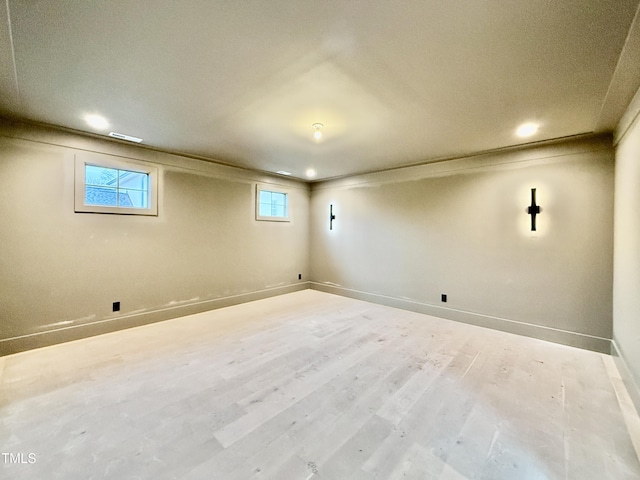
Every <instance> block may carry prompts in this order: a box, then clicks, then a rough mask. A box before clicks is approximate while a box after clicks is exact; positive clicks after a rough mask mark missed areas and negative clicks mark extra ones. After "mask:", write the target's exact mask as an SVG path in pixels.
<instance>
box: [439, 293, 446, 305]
mask: <svg viewBox="0 0 640 480" xmlns="http://www.w3.org/2000/svg"><path fill="white" fill-rule="evenodd" d="M440 300H442V301H443V302H444V303H447V294H446V293H443V294H442V295H440Z"/></svg>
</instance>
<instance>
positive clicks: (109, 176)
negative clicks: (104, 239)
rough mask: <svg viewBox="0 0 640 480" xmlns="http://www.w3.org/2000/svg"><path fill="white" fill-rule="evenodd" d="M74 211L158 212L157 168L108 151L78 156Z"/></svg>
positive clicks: (133, 213)
mask: <svg viewBox="0 0 640 480" xmlns="http://www.w3.org/2000/svg"><path fill="white" fill-rule="evenodd" d="M75 167H76V171H75V211H76V212H89V213H117V214H125V215H157V214H158V202H157V192H158V169H157V168H155V167H152V166H149V165H146V164H143V163H138V162H132V161H125V160H120V159H116V158H115V157H109V156H105V155H99V156H98V155H96V156H88V155H87V156H84V155H78V156H76V166H75Z"/></svg>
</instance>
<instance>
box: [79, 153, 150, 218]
mask: <svg viewBox="0 0 640 480" xmlns="http://www.w3.org/2000/svg"><path fill="white" fill-rule="evenodd" d="M86 165H95V166H99V167H107V168H117V169H120V170H130V171H134V172H140V173H146V174H148V175H149V208H128V207H108V206H101V205H86V204H85V203H84V198H85V187H86V184H85V166H86ZM74 197H75V198H74V204H75V211H76V212H78V213H115V214H119V215H151V216H157V215H158V169H157V168H156V167H154V166H152V165H149V164H147V163H142V162H136V161H134V160H122V159H119V158H117V157H113V156H111V155H102V154H93V155H90V154H85V153H79V154H76V156H75V195H74Z"/></svg>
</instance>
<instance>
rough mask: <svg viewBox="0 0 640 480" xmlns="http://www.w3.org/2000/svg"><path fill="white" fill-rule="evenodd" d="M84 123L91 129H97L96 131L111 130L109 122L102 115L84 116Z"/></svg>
mask: <svg viewBox="0 0 640 480" xmlns="http://www.w3.org/2000/svg"><path fill="white" fill-rule="evenodd" d="M84 121H85V122H87V124H88V125H89V126H90V127H91V128H95V129H96V130H106V129H107V128H109V122H108V121H107V119H106V118H104V117H103V116H102V115H97V114H95V113H90V114H87V115H85V116H84Z"/></svg>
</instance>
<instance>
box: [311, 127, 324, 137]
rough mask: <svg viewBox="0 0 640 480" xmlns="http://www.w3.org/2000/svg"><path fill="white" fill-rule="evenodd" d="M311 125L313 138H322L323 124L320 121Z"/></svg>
mask: <svg viewBox="0 0 640 480" xmlns="http://www.w3.org/2000/svg"><path fill="white" fill-rule="evenodd" d="M311 126H312V127H313V130H314V132H313V138H315V139H316V140H320V139H321V138H322V127H324V125H323V124H321V123H314V124H313V125H311Z"/></svg>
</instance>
